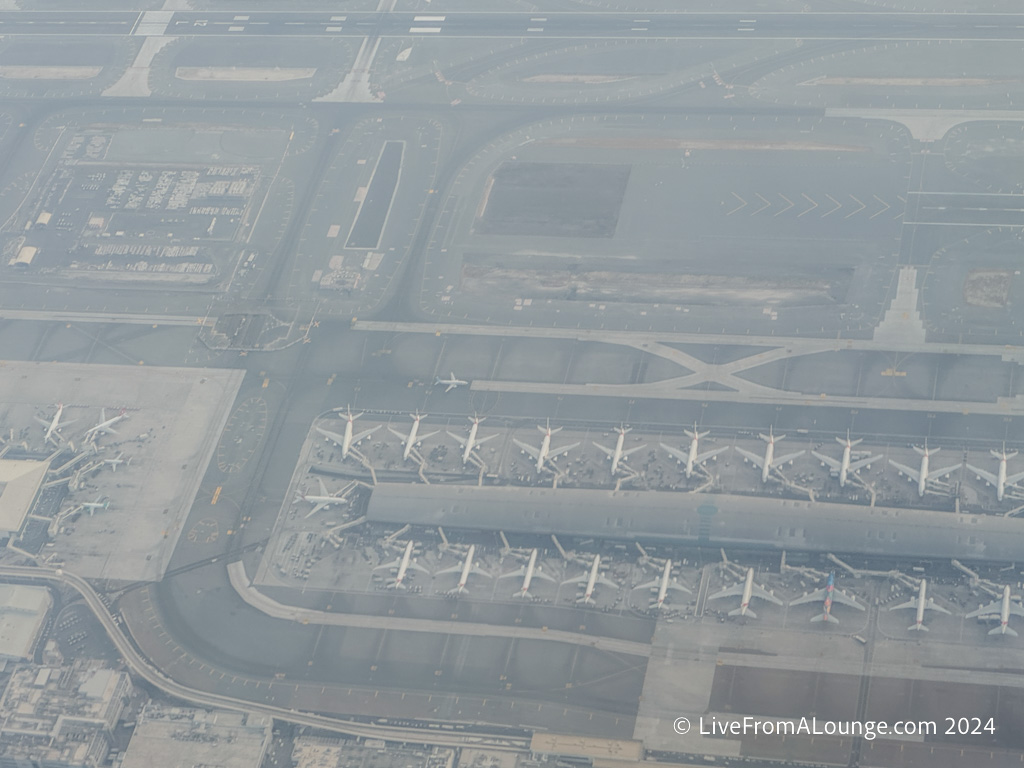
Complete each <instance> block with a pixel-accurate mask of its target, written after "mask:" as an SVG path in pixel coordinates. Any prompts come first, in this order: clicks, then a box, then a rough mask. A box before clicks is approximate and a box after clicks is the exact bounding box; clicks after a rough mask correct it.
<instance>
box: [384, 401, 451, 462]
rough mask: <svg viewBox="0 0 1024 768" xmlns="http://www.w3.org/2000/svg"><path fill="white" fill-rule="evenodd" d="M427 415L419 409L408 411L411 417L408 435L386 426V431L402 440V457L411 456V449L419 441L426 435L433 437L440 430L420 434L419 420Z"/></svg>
mask: <svg viewBox="0 0 1024 768" xmlns="http://www.w3.org/2000/svg"><path fill="white" fill-rule="evenodd" d="M427 415H428V414H426V413H420V412H419V411H417V412H416V413H410V414H409V416H410V417H411V418H412V428H411V429H410V430H409V434H408V435H403V434H402V433H401V432H398V431H396V430H394V429H392V428H391V427H390V426H389V427H388V432H390V433H391V434H392V435H394V436H395V437H397V438H400V439H401V440H402V446H403V448H404V450H403V451H402V458H403V459H408V458H409V457H410V456H412V452H413V450H415V448H416V446H418V445H419V444H420V443H422V442H423V441H424V440H426V439H427V438H428V437H433V436H434V435H436V434H437V433H438V432H439V431H440V430H435V431H434V432H428V433H427V434H425V435H421V434H420V433H419V432H420V422H421V421H422V420H423V419H425V418H427Z"/></svg>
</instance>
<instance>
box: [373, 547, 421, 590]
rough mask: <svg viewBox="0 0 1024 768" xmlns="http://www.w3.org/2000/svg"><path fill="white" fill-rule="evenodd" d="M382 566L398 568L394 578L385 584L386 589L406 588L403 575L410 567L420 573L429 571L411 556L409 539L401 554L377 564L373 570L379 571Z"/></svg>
mask: <svg viewBox="0 0 1024 768" xmlns="http://www.w3.org/2000/svg"><path fill="white" fill-rule="evenodd" d="M382 568H391V569H396V568H397V569H398V570H397V571H396V573H395V580H394V581H392V582H391V583H390V584H388V585H387V587H388V589H407V587H406V586H405V576H406V573H407V572H408V570H409V569H410V568H413V569H415V570H417V571H420V572H422V573H430V571H428V570H427V569H426V568H424V567H423V566H422V565H420V564H419V563H417V562H416V561H415V560H413V558H412V542H411V541H410V542H409V543H408V544H406V545H405V551H404V552H402V556H401V557H399V558H397V559H395V560H392V561H391V562H390V563H383V564H381V565H378V566H377V567H376V568H374V569H373V570H375V571H379V570H381V569H382Z"/></svg>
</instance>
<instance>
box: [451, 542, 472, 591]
mask: <svg viewBox="0 0 1024 768" xmlns="http://www.w3.org/2000/svg"><path fill="white" fill-rule="evenodd" d="M474 555H476V544H470V545H469V551H468V552H467V553H466V562H464V563H463V564H462V574H461V575H460V576H459V583H458V586H457V587H456V589H457V590H458V591H460V592H463V591H465V589H466V584H467V583H468V582H469V574H470V572H471V571H472V570H473V556H474Z"/></svg>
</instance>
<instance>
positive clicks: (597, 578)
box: [562, 555, 619, 605]
mask: <svg viewBox="0 0 1024 768" xmlns="http://www.w3.org/2000/svg"><path fill="white" fill-rule="evenodd" d="M562 583H563V584H586V587H584V589H583V597H581V598H579V599H578V600H576V602H577V603H583V604H585V605H593V604H594V589H596V588H597V585H598V584H603V585H605V586H606V587H611V588H612V589H618V588H619V585H618V584H616V583H615V582H614V581H612V580H611V579H609V578H608V577H607V576H605V575H604V574H603V573H601V556H600V555H594V564H593V565H592V566H591V567H590V571H589V572H587V573H584V574H582V575H580V576H577V577H576V578H574V579H566V580H565V581H563V582H562Z"/></svg>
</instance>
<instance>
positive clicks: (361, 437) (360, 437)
mask: <svg viewBox="0 0 1024 768" xmlns="http://www.w3.org/2000/svg"><path fill="white" fill-rule="evenodd" d="M378 429H380V424H378V425H377V426H376V427H373V428H372V429H366V430H363V431H362V432H360V433H359V434H358V435H353V436H352V445H355V444H356V443H358V442H359V441H360V440H365V439H366V438H368V437H369V436H370V435H372V434H373V433H374V432H376V431H377V430H378Z"/></svg>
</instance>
